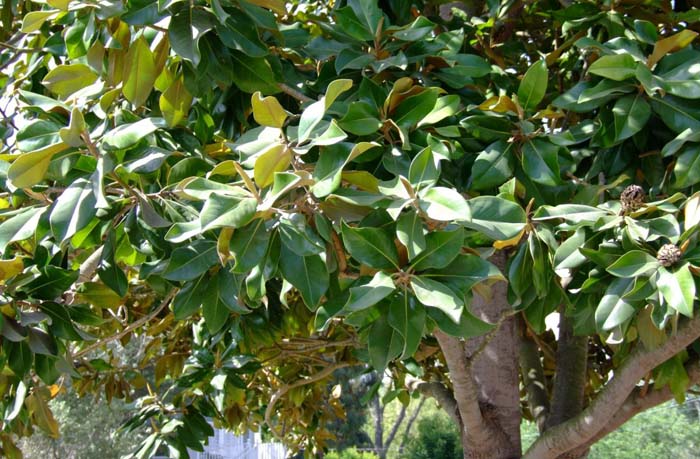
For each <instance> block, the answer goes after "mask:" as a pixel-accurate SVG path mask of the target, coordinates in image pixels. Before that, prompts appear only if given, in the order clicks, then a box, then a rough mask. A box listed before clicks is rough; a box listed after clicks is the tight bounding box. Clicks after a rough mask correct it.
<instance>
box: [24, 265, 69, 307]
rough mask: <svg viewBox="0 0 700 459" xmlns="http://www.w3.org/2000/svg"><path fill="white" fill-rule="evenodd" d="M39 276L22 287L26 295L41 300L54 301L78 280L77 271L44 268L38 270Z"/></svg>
mask: <svg viewBox="0 0 700 459" xmlns="http://www.w3.org/2000/svg"><path fill="white" fill-rule="evenodd" d="M39 272H40V275H39V277H37V278H35V279H34V280H33V281H31V282H30V283H29V284H27V285H25V286H23V287H22V289H21V290H22V292H24V293H25V294H26V295H28V296H30V297H33V298H39V299H42V300H55V299H56V298H58V297H59V296H61V295H63V294H64V293H65V292H66V291H67V290H68V289H70V287H71V285H73V283H74V282H75V281H76V280H77V279H78V274H79V273H78V271H73V270H68V269H62V268H59V267H56V266H51V265H49V266H46V267H44V268H40V269H39Z"/></svg>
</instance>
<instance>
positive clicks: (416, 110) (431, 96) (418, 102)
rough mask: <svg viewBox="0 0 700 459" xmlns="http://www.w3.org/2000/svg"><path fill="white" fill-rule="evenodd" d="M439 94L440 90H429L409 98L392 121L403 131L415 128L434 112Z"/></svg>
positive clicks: (395, 113) (400, 105) (396, 111)
mask: <svg viewBox="0 0 700 459" xmlns="http://www.w3.org/2000/svg"><path fill="white" fill-rule="evenodd" d="M439 93H440V90H439V89H438V88H427V89H426V90H425V91H423V92H421V93H419V94H416V95H415V96H411V97H407V98H406V99H404V100H403V101H402V102H401V103H400V104H399V106H398V107H396V110H394V113H393V114H392V115H391V119H393V120H394V122H395V123H396V125H397V126H399V127H400V128H403V129H409V128H411V127H413V126H415V125H416V124H418V123H419V122H420V121H422V120H423V118H425V117H426V116H427V115H428V114H429V113H430V112H432V111H433V108H435V104H436V103H437V99H438V94H439Z"/></svg>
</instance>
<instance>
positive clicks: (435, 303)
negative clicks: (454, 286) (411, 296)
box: [411, 276, 464, 324]
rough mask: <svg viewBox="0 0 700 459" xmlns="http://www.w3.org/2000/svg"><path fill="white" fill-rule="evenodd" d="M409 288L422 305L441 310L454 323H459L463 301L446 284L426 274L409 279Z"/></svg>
mask: <svg viewBox="0 0 700 459" xmlns="http://www.w3.org/2000/svg"><path fill="white" fill-rule="evenodd" d="M411 288H412V289H413V293H415V294H416V298H418V301H420V302H421V303H423V305H425V306H429V307H433V308H437V309H439V310H441V311H442V312H444V313H445V314H447V316H448V317H449V318H450V319H452V321H453V322H454V323H456V324H459V321H460V317H461V316H462V311H463V310H464V301H463V300H462V298H460V297H458V296H457V295H456V294H455V293H454V292H453V291H452V290H451V289H450V288H449V287H448V286H446V285H445V284H443V283H441V282H437V281H435V280H432V279H430V278H428V277H426V276H414V277H413V278H412V279H411Z"/></svg>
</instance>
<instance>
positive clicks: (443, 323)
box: [428, 308, 495, 338]
mask: <svg viewBox="0 0 700 459" xmlns="http://www.w3.org/2000/svg"><path fill="white" fill-rule="evenodd" d="M428 316H430V318H431V319H433V320H434V321H435V323H436V324H437V326H438V328H439V329H440V330H442V331H444V332H445V333H447V334H448V335H451V336H455V337H457V338H475V337H477V336H482V335H485V334H486V333H488V332H490V331H491V330H493V328H494V327H495V325H491V324H490V323H487V322H484V321H483V320H481V319H479V318H478V317H475V316H474V315H473V314H472V313H471V312H469V310H468V309H467V308H464V311H463V312H462V315H461V317H460V318H459V323H456V324H455V323H454V322H453V321H452V319H450V318H449V317H448V316H447V315H446V314H445V313H444V312H442V311H440V310H439V309H436V308H428Z"/></svg>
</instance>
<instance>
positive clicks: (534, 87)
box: [518, 59, 549, 110]
mask: <svg viewBox="0 0 700 459" xmlns="http://www.w3.org/2000/svg"><path fill="white" fill-rule="evenodd" d="M548 79H549V70H547V62H546V61H545V60H544V59H540V60H539V61H537V62H535V63H534V64H532V65H531V66H530V68H529V69H527V72H525V76H524V77H523V79H522V81H521V82H520V86H518V101H519V102H520V105H522V107H523V108H525V109H530V110H534V109H535V108H537V105H538V104H539V103H540V102H541V101H542V99H543V98H544V95H545V93H546V92H547V80H548Z"/></svg>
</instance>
